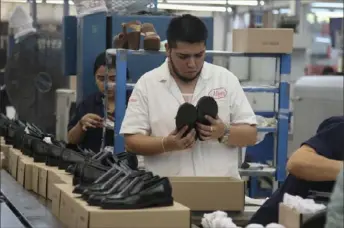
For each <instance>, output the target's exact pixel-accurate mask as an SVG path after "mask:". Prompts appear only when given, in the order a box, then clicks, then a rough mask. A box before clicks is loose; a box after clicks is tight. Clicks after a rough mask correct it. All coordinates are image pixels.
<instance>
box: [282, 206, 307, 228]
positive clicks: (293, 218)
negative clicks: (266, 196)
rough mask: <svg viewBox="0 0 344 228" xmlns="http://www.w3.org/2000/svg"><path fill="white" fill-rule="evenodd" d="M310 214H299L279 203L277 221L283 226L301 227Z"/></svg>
mask: <svg viewBox="0 0 344 228" xmlns="http://www.w3.org/2000/svg"><path fill="white" fill-rule="evenodd" d="M311 216H312V215H311V214H309V215H304V214H300V213H299V212H298V211H297V210H295V209H293V208H290V207H288V206H287V205H285V204H283V203H280V205H279V212H278V223H279V224H281V225H283V226H285V228H301V227H302V224H303V223H304V221H306V220H307V219H308V218H310V217H311Z"/></svg>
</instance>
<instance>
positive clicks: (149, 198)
mask: <svg viewBox="0 0 344 228" xmlns="http://www.w3.org/2000/svg"><path fill="white" fill-rule="evenodd" d="M172 205H173V197H172V187H171V183H170V181H169V180H168V178H166V177H164V178H161V179H160V180H158V181H156V182H152V183H151V185H148V186H146V188H144V189H142V190H141V191H139V192H137V193H136V194H133V195H128V196H125V197H122V198H119V197H118V196H117V195H109V196H107V197H105V198H104V199H103V200H102V201H101V203H100V206H101V208H102V209H139V208H148V207H164V206H172Z"/></svg>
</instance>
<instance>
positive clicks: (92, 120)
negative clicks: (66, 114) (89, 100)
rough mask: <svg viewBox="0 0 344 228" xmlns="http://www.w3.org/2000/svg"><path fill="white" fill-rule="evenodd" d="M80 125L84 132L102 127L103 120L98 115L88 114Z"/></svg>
mask: <svg viewBox="0 0 344 228" xmlns="http://www.w3.org/2000/svg"><path fill="white" fill-rule="evenodd" d="M79 123H80V124H81V127H82V130H83V131H87V129H88V128H98V127H102V126H103V118H101V117H100V116H98V115H96V114H93V113H88V114H86V115H84V116H83V117H82V118H81V120H80V121H79Z"/></svg>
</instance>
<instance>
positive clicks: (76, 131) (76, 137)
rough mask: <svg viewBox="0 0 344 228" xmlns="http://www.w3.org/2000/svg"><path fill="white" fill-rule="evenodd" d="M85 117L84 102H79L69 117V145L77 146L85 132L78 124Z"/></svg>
mask: <svg viewBox="0 0 344 228" xmlns="http://www.w3.org/2000/svg"><path fill="white" fill-rule="evenodd" d="M84 115H85V107H84V102H81V103H80V104H79V105H78V106H77V107H76V109H75V113H74V114H73V115H72V116H71V119H70V121H69V123H68V134H67V140H68V143H70V144H79V143H80V142H81V141H82V139H83V137H84V135H85V132H84V131H83V130H82V125H81V123H80V120H81V118H82V117H83V116H84Z"/></svg>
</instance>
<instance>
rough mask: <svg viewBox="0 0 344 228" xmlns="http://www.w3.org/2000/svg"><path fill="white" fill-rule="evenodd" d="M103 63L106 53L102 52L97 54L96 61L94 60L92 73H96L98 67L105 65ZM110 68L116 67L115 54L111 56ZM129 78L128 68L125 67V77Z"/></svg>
mask: <svg viewBox="0 0 344 228" xmlns="http://www.w3.org/2000/svg"><path fill="white" fill-rule="evenodd" d="M105 65H106V53H105V52H102V53H100V54H99V55H98V56H97V58H96V61H94V65H93V74H96V72H97V70H98V69H99V67H101V66H105ZM111 68H116V56H112V59H111ZM129 78H130V77H129V70H128V68H127V79H129Z"/></svg>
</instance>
